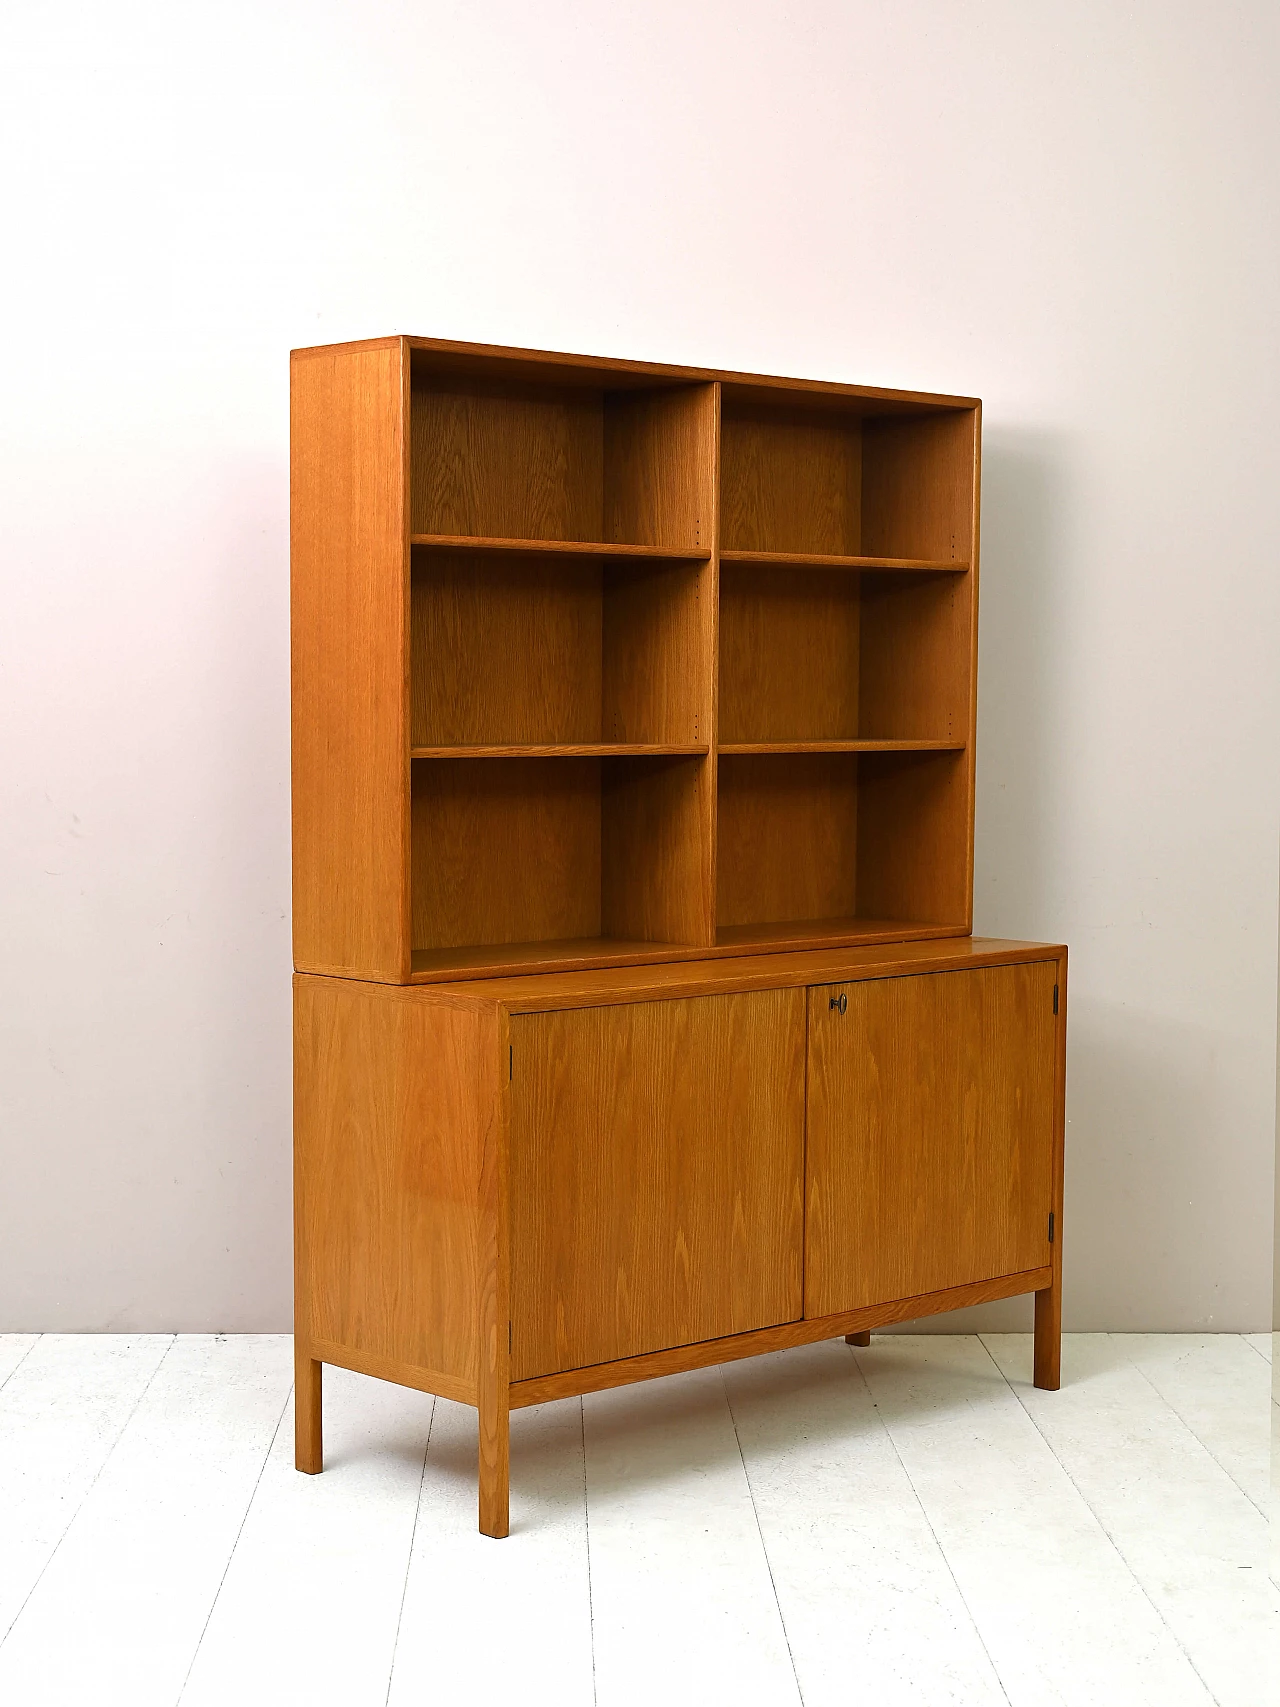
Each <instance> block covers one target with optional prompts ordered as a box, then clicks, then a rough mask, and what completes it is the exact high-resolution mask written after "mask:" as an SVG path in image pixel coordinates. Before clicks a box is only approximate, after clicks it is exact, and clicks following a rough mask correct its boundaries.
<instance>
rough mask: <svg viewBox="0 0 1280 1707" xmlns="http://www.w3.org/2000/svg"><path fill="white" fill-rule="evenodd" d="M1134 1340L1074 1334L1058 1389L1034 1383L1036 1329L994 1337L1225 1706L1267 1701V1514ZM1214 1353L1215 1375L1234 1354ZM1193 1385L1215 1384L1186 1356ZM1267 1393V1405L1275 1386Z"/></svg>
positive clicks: (1261, 1403) (1011, 1373)
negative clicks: (1031, 1334) (1162, 1387)
mask: <svg viewBox="0 0 1280 1707" xmlns="http://www.w3.org/2000/svg"><path fill="white" fill-rule="evenodd" d="M1143 1337H1144V1338H1145V1336H1143ZM1129 1339H1130V1336H1128V1335H1112V1334H1073V1335H1072V1336H1071V1338H1070V1340H1069V1341H1068V1343H1067V1345H1066V1347H1065V1349H1064V1356H1063V1371H1062V1390H1061V1391H1060V1392H1058V1393H1041V1392H1038V1391H1037V1390H1036V1389H1035V1388H1034V1387H1032V1386H1031V1384H1030V1375H1031V1352H1030V1343H1029V1341H1028V1340H1027V1339H1026V1338H1025V1337H1024V1336H1021V1335H1017V1336H1013V1335H1010V1336H1007V1337H1006V1336H1001V1337H1000V1338H998V1339H997V1338H994V1337H993V1339H992V1341H991V1342H990V1347H989V1349H990V1350H991V1352H992V1356H993V1357H994V1359H995V1360H996V1362H997V1363H998V1364H999V1366H1000V1367H1001V1369H1002V1370H1003V1372H1004V1373H1005V1375H1006V1376H1007V1377H1008V1378H1009V1379H1010V1380H1011V1382H1012V1383H1013V1384H1014V1386H1015V1388H1016V1392H1017V1396H1018V1399H1019V1401H1020V1403H1021V1404H1022V1405H1023V1406H1024V1407H1025V1409H1026V1412H1027V1414H1028V1416H1029V1417H1030V1418H1031V1420H1032V1422H1033V1423H1034V1424H1035V1426H1036V1428H1037V1429H1038V1430H1039V1431H1040V1434H1041V1436H1042V1438H1043V1439H1044V1440H1045V1441H1046V1442H1047V1443H1048V1446H1049V1448H1050V1450H1051V1451H1052V1452H1053V1453H1054V1455H1055V1456H1056V1457H1057V1459H1058V1461H1059V1463H1060V1464H1061V1465H1062V1467H1063V1469H1064V1470H1065V1472H1066V1474H1067V1475H1068V1476H1069V1477H1070V1478H1071V1481H1072V1483H1073V1485H1074V1486H1075V1487H1076V1488H1077V1489H1078V1490H1079V1492H1080V1494H1081V1497H1082V1498H1083V1499H1084V1500H1086V1501H1087V1503H1088V1505H1089V1508H1090V1510H1091V1511H1092V1512H1093V1513H1094V1515H1095V1516H1096V1517H1097V1519H1098V1522H1099V1523H1100V1524H1101V1525H1102V1527H1103V1528H1104V1529H1105V1530H1106V1532H1107V1534H1108V1535H1109V1536H1110V1538H1111V1540H1112V1542H1113V1543H1114V1545H1115V1547H1116V1550H1117V1551H1118V1553H1119V1554H1120V1556H1121V1557H1122V1558H1123V1559H1124V1561H1125V1563H1126V1564H1127V1565H1128V1567H1129V1569H1130V1570H1131V1571H1132V1573H1133V1575H1134V1577H1135V1579H1136V1580H1137V1582H1138V1583H1139V1584H1141V1587H1142V1590H1143V1592H1144V1594H1145V1595H1146V1596H1147V1598H1148V1600H1149V1601H1150V1602H1151V1605H1152V1606H1153V1607H1154V1608H1155V1610H1156V1611H1157V1613H1158V1614H1159V1616H1160V1618H1161V1619H1162V1621H1163V1622H1164V1624H1165V1626H1166V1627H1167V1628H1168V1630H1169V1631H1170V1632H1171V1633H1172V1634H1173V1635H1174V1636H1175V1638H1176V1639H1177V1641H1178V1643H1179V1644H1180V1646H1181V1647H1182V1649H1183V1650H1184V1652H1185V1653H1186V1655H1187V1658H1188V1660H1189V1662H1190V1663H1191V1665H1193V1666H1194V1667H1195V1670H1196V1672H1197V1674H1198V1675H1199V1676H1200V1677H1201V1678H1202V1679H1203V1680H1204V1684H1205V1686H1206V1688H1207V1689H1208V1691H1209V1693H1210V1694H1211V1696H1212V1697H1213V1699H1214V1700H1215V1701H1216V1702H1218V1703H1219V1707H1259V1704H1260V1703H1261V1702H1263V1701H1265V1700H1267V1699H1268V1695H1269V1692H1270V1689H1271V1687H1272V1673H1271V1666H1272V1664H1273V1652H1274V1650H1273V1646H1272V1644H1273V1642H1274V1640H1275V1630H1274V1625H1273V1619H1272V1610H1271V1600H1272V1596H1271V1593H1270V1587H1269V1583H1268V1578H1267V1557H1266V1555H1267V1523H1266V1518H1265V1517H1264V1516H1263V1514H1262V1512H1261V1511H1259V1510H1258V1509H1257V1508H1256V1507H1255V1506H1254V1505H1253V1503H1252V1502H1251V1501H1250V1500H1249V1499H1248V1498H1247V1496H1246V1495H1245V1494H1243V1493H1242V1492H1241V1490H1240V1489H1239V1488H1238V1487H1237V1486H1236V1484H1235V1482H1234V1481H1233V1480H1232V1479H1231V1477H1230V1476H1229V1475H1228V1474H1227V1472H1226V1471H1225V1470H1224V1469H1223V1467H1222V1465H1221V1464H1220V1463H1219V1462H1218V1461H1217V1460H1216V1459H1215V1458H1214V1457H1213V1456H1212V1454H1211V1453H1210V1452H1209V1451H1208V1450H1207V1449H1206V1447H1205V1446H1204V1444H1203V1443H1202V1442H1201V1440H1199V1439H1198V1438H1197V1436H1196V1434H1195V1433H1194V1432H1193V1430H1192V1428H1191V1427H1189V1426H1188V1424H1187V1423H1186V1422H1184V1421H1183V1419H1182V1418H1181V1417H1180V1416H1179V1415H1178V1414H1177V1412H1176V1411H1175V1410H1174V1409H1173V1408H1172V1406H1171V1405H1170V1404H1169V1403H1168V1402H1167V1401H1166V1400H1165V1399H1164V1397H1163V1396H1162V1395H1161V1393H1160V1391H1159V1390H1158V1388H1157V1387H1155V1386H1154V1385H1153V1384H1152V1383H1151V1382H1150V1381H1148V1380H1147V1379H1146V1377H1145V1375H1144V1372H1143V1370H1142V1368H1141V1367H1140V1365H1139V1363H1138V1362H1137V1359H1139V1358H1141V1356H1142V1349H1141V1347H1140V1348H1138V1350H1137V1351H1136V1352H1135V1351H1134V1350H1133V1349H1132V1348H1131V1347H1130V1345H1129V1343H1128V1342H1129ZM1186 1354H1187V1356H1188V1357H1194V1345H1193V1344H1192V1345H1188V1346H1187V1347H1186ZM1146 1355H1147V1361H1148V1362H1149V1363H1152V1364H1156V1363H1159V1362H1162V1363H1163V1364H1164V1368H1165V1373H1166V1377H1168V1372H1169V1370H1170V1369H1172V1368H1174V1367H1176V1362H1177V1360H1176V1359H1175V1358H1174V1357H1172V1356H1170V1354H1169V1353H1168V1352H1167V1351H1166V1353H1165V1354H1164V1356H1163V1357H1162V1358H1161V1359H1156V1358H1155V1357H1154V1356H1153V1354H1151V1353H1150V1352H1149V1351H1148V1352H1147V1354H1146ZM1208 1356H1210V1357H1212V1362H1210V1363H1208V1366H1207V1368H1206V1375H1205V1379H1208V1378H1210V1377H1211V1375H1212V1372H1213V1366H1214V1365H1215V1364H1219V1365H1220V1364H1221V1363H1222V1362H1223V1361H1224V1358H1223V1357H1222V1355H1221V1354H1220V1353H1217V1351H1216V1348H1211V1351H1210V1353H1209V1354H1208ZM1167 1384H1168V1385H1170V1386H1172V1385H1173V1384H1174V1383H1173V1380H1172V1379H1168V1382H1167ZM1179 1385H1180V1386H1181V1387H1182V1388H1183V1390H1184V1391H1185V1390H1186V1389H1187V1388H1190V1387H1192V1386H1198V1387H1200V1389H1201V1391H1202V1392H1203V1383H1202V1382H1193V1381H1192V1379H1191V1378H1190V1377H1188V1375H1187V1374H1186V1369H1185V1361H1184V1368H1183V1374H1182V1377H1181V1380H1180V1383H1179ZM1257 1403H1258V1408H1259V1409H1260V1410H1263V1409H1264V1407H1265V1405H1266V1389H1265V1385H1260V1386H1259V1388H1258V1392H1257ZM1206 1410H1207V1407H1206V1406H1205V1404H1204V1402H1203V1399H1202V1401H1201V1404H1200V1411H1201V1415H1202V1417H1203V1416H1204V1415H1205V1413H1206ZM1264 1414H1265V1412H1264Z"/></svg>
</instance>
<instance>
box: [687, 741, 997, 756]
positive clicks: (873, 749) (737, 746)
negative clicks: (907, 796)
mask: <svg viewBox="0 0 1280 1707" xmlns="http://www.w3.org/2000/svg"><path fill="white" fill-rule="evenodd" d="M963 750H964V742H963V741H952V740H942V741H933V740H919V739H912V740H906V741H861V740H852V741H722V742H721V743H720V745H719V747H718V748H717V749H716V751H717V752H718V753H720V755H721V756H722V757H723V756H724V755H725V754H729V755H732V754H734V753H957V752H962V751H963Z"/></svg>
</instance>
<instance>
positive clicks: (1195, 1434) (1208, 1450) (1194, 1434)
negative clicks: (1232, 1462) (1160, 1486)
mask: <svg viewBox="0 0 1280 1707" xmlns="http://www.w3.org/2000/svg"><path fill="white" fill-rule="evenodd" d="M1127 1337H1128V1336H1127V1335H1125V1334H1115V1335H1108V1338H1115V1339H1119V1340H1124V1339H1126V1338H1127ZM1121 1349H1122V1350H1123V1352H1124V1354H1125V1356H1126V1357H1127V1358H1128V1359H1129V1364H1130V1367H1131V1368H1133V1369H1135V1370H1137V1372H1138V1374H1139V1375H1140V1376H1141V1377H1142V1379H1143V1380H1144V1381H1145V1382H1146V1384H1147V1386H1148V1387H1150V1389H1151V1391H1152V1392H1153V1393H1154V1394H1155V1396H1156V1397H1157V1398H1158V1399H1159V1401H1160V1403H1161V1404H1162V1405H1167V1406H1168V1408H1169V1409H1170V1410H1171V1411H1172V1412H1173V1414H1174V1416H1175V1417H1177V1419H1178V1421H1179V1422H1180V1423H1181V1424H1182V1426H1183V1428H1184V1429H1185V1430H1186V1431H1187V1433H1188V1434H1189V1435H1190V1436H1191V1438H1192V1440H1194V1441H1195V1443H1196V1445H1197V1446H1198V1447H1199V1448H1200V1450H1201V1451H1202V1452H1203V1453H1204V1454H1205V1456H1206V1457H1207V1458H1208V1459H1209V1460H1210V1461H1211V1462H1212V1463H1213V1464H1215V1465H1216V1466H1217V1467H1218V1469H1219V1470H1221V1471H1222V1474H1223V1475H1224V1476H1225V1477H1226V1478H1227V1480H1228V1481H1229V1482H1230V1483H1231V1486H1232V1487H1233V1488H1235V1489H1236V1490H1237V1492H1238V1493H1240V1494H1242V1495H1243V1496H1244V1498H1245V1499H1247V1500H1248V1502H1249V1504H1250V1505H1251V1506H1252V1507H1253V1509H1254V1510H1255V1511H1256V1512H1257V1514H1258V1516H1259V1517H1261V1518H1262V1519H1263V1520H1264V1521H1269V1514H1268V1513H1267V1512H1266V1511H1264V1510H1263V1508H1262V1507H1261V1506H1260V1505H1259V1504H1258V1502H1257V1500H1255V1499H1254V1497H1253V1495H1252V1494H1251V1493H1250V1492H1249V1490H1248V1488H1246V1487H1242V1486H1241V1484H1240V1483H1239V1482H1237V1481H1236V1479H1235V1477H1234V1476H1233V1475H1232V1474H1231V1472H1230V1470H1228V1469H1227V1467H1226V1465H1225V1464H1224V1463H1223V1462H1222V1460H1221V1459H1220V1458H1219V1457H1218V1455H1217V1453H1216V1452H1215V1451H1214V1450H1213V1448H1212V1447H1211V1446H1210V1445H1209V1443H1208V1441H1206V1440H1202V1439H1201V1437H1200V1433H1199V1431H1198V1430H1197V1429H1195V1428H1193V1427H1192V1425H1191V1424H1190V1423H1189V1422H1188V1421H1187V1419H1186V1418H1185V1417H1184V1416H1183V1414H1182V1412H1181V1411H1180V1410H1179V1409H1178V1407H1177V1406H1176V1405H1175V1404H1174V1402H1173V1400H1172V1399H1171V1398H1169V1397H1168V1395H1167V1394H1165V1393H1162V1392H1161V1391H1160V1389H1159V1388H1158V1387H1157V1386H1156V1384H1155V1382H1154V1381H1153V1380H1152V1379H1151V1377H1150V1376H1149V1375H1148V1374H1147V1372H1146V1370H1145V1369H1144V1368H1143V1367H1142V1365H1141V1364H1140V1363H1135V1362H1134V1360H1133V1355H1132V1353H1131V1352H1130V1350H1129V1348H1128V1346H1127V1345H1125V1346H1123V1347H1122V1348H1121Z"/></svg>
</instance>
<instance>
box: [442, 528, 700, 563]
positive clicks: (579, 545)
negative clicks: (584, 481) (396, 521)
mask: <svg viewBox="0 0 1280 1707" xmlns="http://www.w3.org/2000/svg"><path fill="white" fill-rule="evenodd" d="M409 544H410V545H420V546H424V547H425V548H426V549H427V550H428V551H474V552H476V553H478V554H484V555H486V556H496V555H498V554H507V553H509V554H510V555H512V556H523V557H529V556H549V557H625V558H631V559H639V560H642V561H649V562H654V563H705V562H706V561H707V560H708V559H709V557H710V556H711V553H710V552H709V551H703V550H682V549H679V548H677V547H674V546H667V545H614V544H605V543H603V542H600V541H596V542H595V543H592V542H591V541H588V540H578V539H484V538H482V537H480V536H479V535H477V534H469V533H459V534H454V533H415V534H410V536H409Z"/></svg>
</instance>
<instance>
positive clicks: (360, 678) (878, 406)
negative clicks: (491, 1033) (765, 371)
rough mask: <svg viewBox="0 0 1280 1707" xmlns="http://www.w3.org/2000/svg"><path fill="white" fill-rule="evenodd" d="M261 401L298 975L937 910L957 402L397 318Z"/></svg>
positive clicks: (952, 874) (476, 967)
mask: <svg viewBox="0 0 1280 1707" xmlns="http://www.w3.org/2000/svg"><path fill="white" fill-rule="evenodd" d="M293 387H294V395H293V410H294V413H293V427H294V511H293V519H294V668H295V682H296V684H297V693H298V700H299V707H298V715H297V716H296V718H295V724H294V740H295V771H294V836H295V843H294V845H295V858H296V866H295V884H296V911H295V951H296V961H297V965H298V966H299V967H300V968H303V969H306V970H309V971H317V972H337V973H341V974H344V975H349V976H355V977H371V978H380V979H387V980H391V981H394V982H416V981H422V982H430V981H433V980H440V979H455V978H464V977H481V976H493V975H495V974H498V973H504V972H511V971H517V970H520V971H555V970H567V969H571V968H579V967H586V966H610V965H614V966H616V965H624V964H638V963H643V962H645V961H658V960H669V959H672V958H675V957H679V956H689V957H705V956H707V955H717V954H740V953H746V952H758V951H759V950H761V949H766V948H771V947H784V946H789V947H799V946H808V947H823V946H835V945H839V944H856V943H865V942H875V941H901V940H904V939H908V938H926V937H943V936H949V935H963V934H964V933H966V932H967V931H968V930H969V929H970V928H971V916H970V894H971V888H972V878H971V873H972V846H973V729H974V659H975V636H976V617H977V596H976V588H977V526H978V518H977V470H978V428H979V420H978V418H979V405H978V404H977V403H976V401H974V400H973V399H964V398H939V397H922V396H909V395H906V394H902V393H886V392H876V391H869V390H866V389H861V388H857V387H852V386H835V385H814V384H800V383H786V382H781V381H768V382H766V381H761V380H758V379H744V378H742V377H740V376H739V377H733V376H728V375H726V376H712V375H706V374H700V373H692V372H689V371H686V370H680V369H670V368H659V367H655V366H653V365H646V364H638V363H632V364H627V363H620V362H586V361H577V360H571V359H570V358H566V357H548V356H532V355H528V354H523V353H503V352H494V351H489V350H480V351H469V350H460V349H458V348H457V347H455V346H447V345H441V344H435V343H429V342H426V341H422V340H415V339H392V340H387V341H385V342H380V343H374V344H369V345H357V346H345V347H342V346H340V347H337V348H334V349H321V350H312V351H300V352H297V353H296V354H295V358H294V364H293ZM797 846H802V847H803V848H804V849H805V850H806V856H805V858H803V859H799V860H798V859H797V858H796V857H795V850H796V847H797ZM335 856H336V857H335ZM339 873H340V878H341V880H340V881H337V878H338V874H339Z"/></svg>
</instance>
